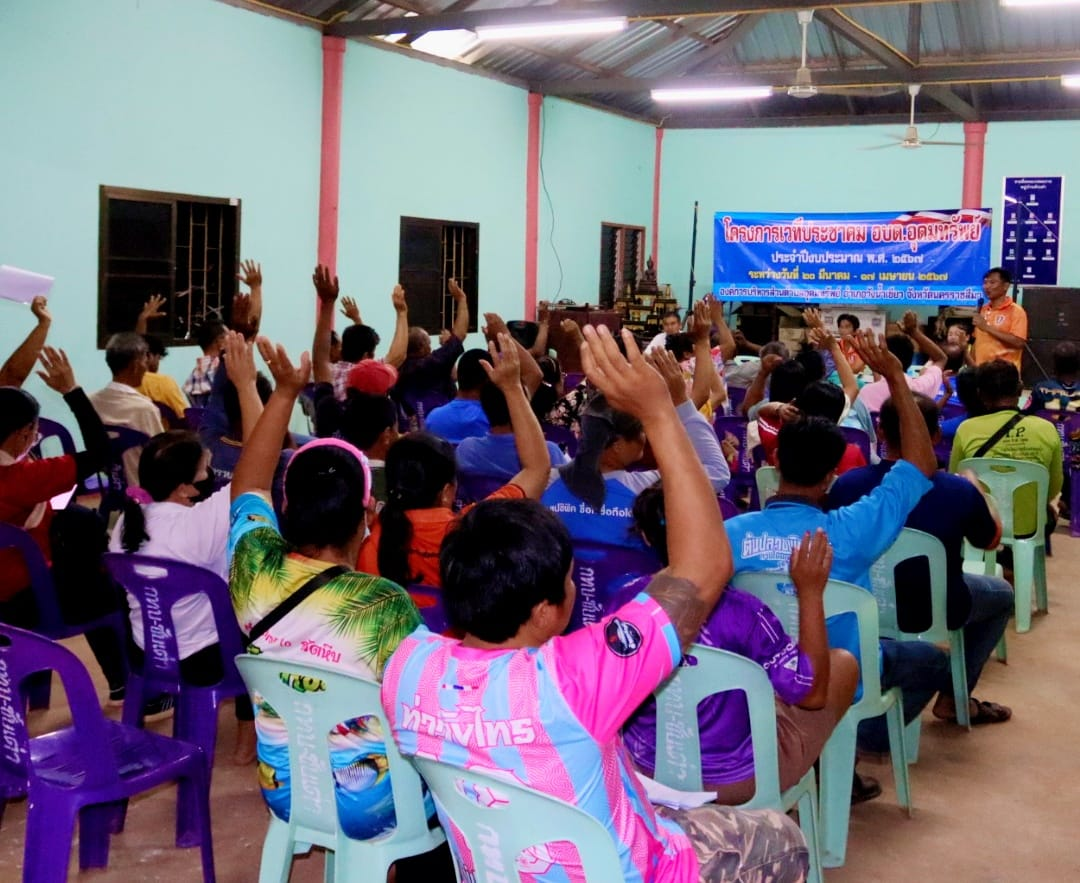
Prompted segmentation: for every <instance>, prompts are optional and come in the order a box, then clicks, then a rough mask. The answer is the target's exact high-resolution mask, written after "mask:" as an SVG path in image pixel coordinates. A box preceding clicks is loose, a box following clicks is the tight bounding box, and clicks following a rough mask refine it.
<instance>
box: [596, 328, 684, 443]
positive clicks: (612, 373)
mask: <svg viewBox="0 0 1080 883" xmlns="http://www.w3.org/2000/svg"><path fill="white" fill-rule="evenodd" d="M582 333H583V334H584V336H585V342H584V343H583V344H582V345H581V364H582V367H583V368H584V369H585V374H586V375H587V376H588V378H589V380H590V381H592V384H593V386H595V387H596V388H597V389H599V390H600V392H602V393H603V394H604V396H605V397H606V398H607V400H608V403H609V404H610V405H611V407H613V408H615V409H616V410H618V411H625V412H626V413H627V414H629V415H630V416H631V417H637V418H638V419H639V420H642V422H645V420H647V419H648V418H650V417H652V416H654V415H655V414H658V413H661V412H662V411H663V410H664V409H665V408H670V407H671V395H670V393H669V392H668V386H667V383H666V382H665V381H664V378H663V377H661V376H660V372H658V371H657V370H656V369H655V368H654V367H653V366H652V365H650V364H649V363H648V362H646V361H645V357H644V356H643V355H642V354H641V350H639V349H638V345H637V341H636V340H634V335H633V334H631V333H630V332H629V331H628V330H627V329H625V328H624V329H623V330H622V332H621V333H622V339H623V344H624V346H625V347H626V355H625V356H623V354H622V353H620V352H619V347H618V345H617V344H616V343H615V338H614V337H612V336H611V332H610V331H609V330H608V329H607V328H606V327H604V326H601V327H600V328H594V327H593V326H592V325H586V326H585V328H584V330H583V332H582ZM684 389H685V385H684Z"/></svg>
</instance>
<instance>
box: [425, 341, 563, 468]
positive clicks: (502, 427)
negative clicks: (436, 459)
mask: <svg viewBox="0 0 1080 883" xmlns="http://www.w3.org/2000/svg"><path fill="white" fill-rule="evenodd" d="M465 355H468V353H466V354H465ZM462 358H465V356H462ZM485 380H486V378H485ZM459 383H460V381H459ZM450 404H451V405H452V404H453V402H451V403H450ZM480 406H481V407H482V408H483V409H484V416H485V417H486V418H487V421H488V423H489V424H490V426H491V429H490V430H489V431H488V433H487V434H486V435H484V436H480V437H473V438H466V439H464V440H463V441H462V442H461V444H459V445H458V447H457V451H456V452H455V456H456V459H457V469H458V473H459V474H464V475H481V476H487V477H490V478H501V479H510V478H513V477H514V476H515V475H517V474H518V473H519V472H520V471H521V459H520V458H519V457H518V452H517V442H516V440H515V438H514V429H513V427H512V426H511V425H510V409H509V407H508V406H507V404H506V396H504V395H503V393H502V390H501V389H499V388H498V387H497V386H493V385H492V384H490V383H486V382H485V383H484V385H483V387H482V389H481V390H480ZM446 407H447V408H449V407H450V405H446ZM442 410H444V409H443V408H440V409H439V411H442ZM437 413H438V411H435V412H432V416H434V414H437ZM430 426H431V423H430V421H429V422H428V427H429V428H430ZM547 449H548V456H549V457H550V458H551V465H552V466H555V467H558V466H562V465H563V464H564V463H569V462H570V459H569V457H567V456H566V454H564V453H563V452H562V450H561V449H560V448H559V446H558V445H557V444H555V443H554V442H548V443H547Z"/></svg>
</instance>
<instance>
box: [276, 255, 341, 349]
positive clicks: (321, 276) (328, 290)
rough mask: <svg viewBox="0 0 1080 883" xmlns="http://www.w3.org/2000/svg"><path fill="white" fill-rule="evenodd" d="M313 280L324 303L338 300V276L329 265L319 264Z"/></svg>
mask: <svg viewBox="0 0 1080 883" xmlns="http://www.w3.org/2000/svg"><path fill="white" fill-rule="evenodd" d="M311 282H312V284H313V285H314V286H315V296H316V297H318V298H319V300H320V301H321V302H322V303H333V302H334V301H336V300H337V297H338V291H339V286H338V277H337V276H331V275H330V268H329V267H327V266H324V265H323V264H319V265H318V266H317V267H316V268H315V272H314V273H312V274H311ZM346 300H348V298H346ZM358 315H359V314H358ZM261 351H262V350H260V352H261Z"/></svg>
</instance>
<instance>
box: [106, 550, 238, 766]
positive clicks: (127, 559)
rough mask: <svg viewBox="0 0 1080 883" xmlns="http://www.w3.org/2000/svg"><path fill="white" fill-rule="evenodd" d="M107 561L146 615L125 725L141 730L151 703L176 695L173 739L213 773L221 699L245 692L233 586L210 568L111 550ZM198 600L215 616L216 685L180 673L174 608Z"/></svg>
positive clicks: (130, 679) (126, 698) (130, 681)
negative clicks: (197, 752)
mask: <svg viewBox="0 0 1080 883" xmlns="http://www.w3.org/2000/svg"><path fill="white" fill-rule="evenodd" d="M103 561H104V564H105V567H106V569H107V570H108V571H109V574H110V575H111V576H112V578H113V579H114V580H116V582H117V583H119V584H120V586H121V587H122V588H123V589H124V591H125V592H127V593H128V594H129V595H131V596H132V597H133V598H134V599H135V600H136V601H138V602H139V613H140V614H141V617H142V626H141V628H142V638H143V647H144V648H145V649H144V660H143V671H142V673H139V672H136V671H134V670H133V671H131V673H130V674H129V675H128V683H127V692H126V693H125V695H124V723H126V724H130V725H132V726H142V714H143V707H144V706H145V704H146V703H147V702H149V701H150V700H151V699H153V698H154V697H155V696H159V695H160V694H162V693H168V694H170V695H172V696H175V697H176V713H175V715H174V717H173V736H175V737H176V738H177V739H183V740H184V741H185V742H191V743H193V744H195V745H198V746H199V747H200V748H202V750H203V752H204V753H205V754H206V759H207V763H208V766H209V769H211V770H212V769H213V767H214V747H215V745H216V744H217V726H218V706H219V705H220V704H221V701H222V700H223V699H229V698H232V697H234V696H243V695H245V694H246V693H247V687H246V686H245V684H244V680H243V678H241V677H240V672H238V671H237V670H236V666H235V665H234V664H233V659H234V657H235V656H236V655H237V654H239V653H241V652H243V642H242V640H241V634H240V626H239V625H238V624H237V622H236V614H234V613H233V608H232V601H231V599H230V597H229V587H228V586H226V585H225V582H224V580H222V579H221V577H219V576H217V574H214V573H211V572H210V571H209V570H204V569H203V568H201V567H196V566H195V565H193V564H184V563H182V562H180V561H170V560H169V559H167V558H154V557H151V556H149V555H129V554H126V553H120V552H110V553H108V554H106V555H105V556H103ZM194 597H202V598H205V599H207V600H208V601H209V603H210V607H211V609H212V610H213V613H214V628H215V629H216V630H217V634H218V644H219V648H220V651H221V662H222V669H223V674H222V677H221V680H220V681H218V682H217V683H216V684H210V685H195V684H190V683H188V682H187V681H186V680H185V679H184V677H183V675H182V674H181V673H180V658H179V653H178V650H177V643H176V634H177V631H179V630H181V627H180V625H179V624H178V623H177V622H176V620H175V619H174V618H173V605H174V604H176V603H177V602H178V601H181V600H182V599H184V598H194Z"/></svg>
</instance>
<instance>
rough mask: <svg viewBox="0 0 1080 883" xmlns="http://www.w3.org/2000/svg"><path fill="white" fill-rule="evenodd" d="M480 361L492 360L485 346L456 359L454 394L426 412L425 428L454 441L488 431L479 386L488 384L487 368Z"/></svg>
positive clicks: (489, 361)
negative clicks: (483, 348)
mask: <svg viewBox="0 0 1080 883" xmlns="http://www.w3.org/2000/svg"><path fill="white" fill-rule="evenodd" d="M481 363H487V364H488V365H490V364H491V356H489V355H488V351H487V350H482V349H473V350H468V351H467V352H465V353H462V355H461V358H460V359H458V360H457V385H458V390H457V395H456V396H455V397H454V398H453V399H451V400H450V401H449V402H447V403H446V404H445V405H441V406H440V407H438V408H435V409H434V410H433V411H429V412H428V415H427V417H426V418H425V421H424V429H425V431H427V432H430V433H431V434H432V435H437V436H438V437H439V438H441V439H443V440H444V441H448V442H450V443H451V444H454V445H456V444H458V443H459V442H461V441H462V440H463V439H466V438H473V437H474V436H482V435H487V432H488V430H489V429H490V428H491V424H490V423H488V418H487V416H486V415H485V414H484V408H483V406H482V405H481V404H480V390H481V389H482V388H483V387H484V386H485V385H486V384H487V372H486V371H485V370H484V368H483V365H482V364H481Z"/></svg>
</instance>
